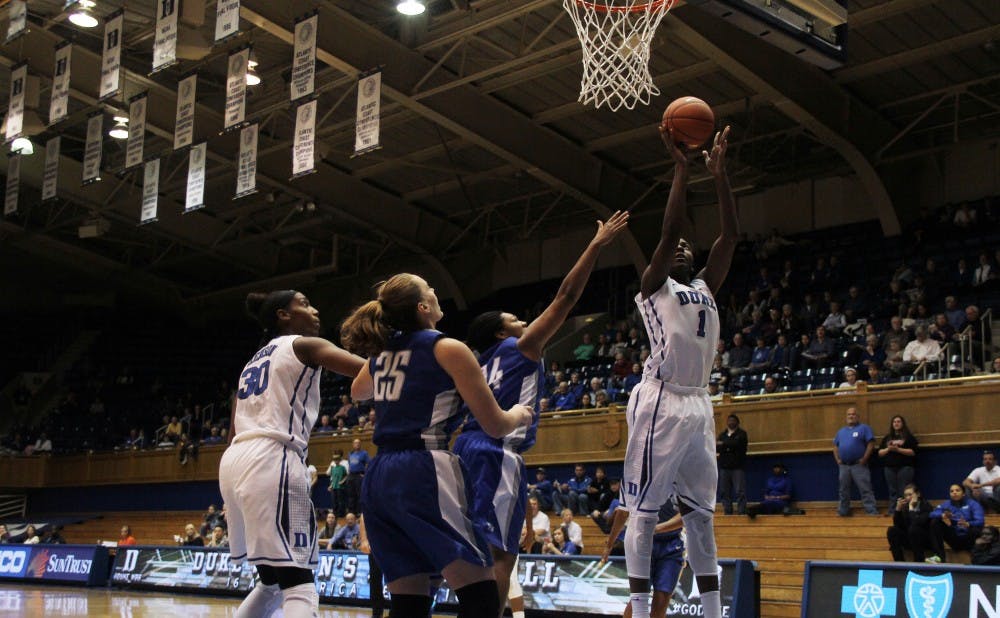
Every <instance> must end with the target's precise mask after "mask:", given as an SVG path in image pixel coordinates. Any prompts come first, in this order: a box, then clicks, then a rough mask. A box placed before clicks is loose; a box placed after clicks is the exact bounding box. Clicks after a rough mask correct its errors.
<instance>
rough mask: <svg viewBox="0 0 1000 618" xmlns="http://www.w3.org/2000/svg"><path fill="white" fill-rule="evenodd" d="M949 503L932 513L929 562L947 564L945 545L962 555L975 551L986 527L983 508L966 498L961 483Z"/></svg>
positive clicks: (953, 489) (951, 489)
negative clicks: (966, 551) (962, 553)
mask: <svg viewBox="0 0 1000 618" xmlns="http://www.w3.org/2000/svg"><path fill="white" fill-rule="evenodd" d="M948 495H949V498H950V499H949V500H948V501H947V502H945V503H943V504H941V505H939V506H938V507H937V508H936V509H934V510H933V511H931V514H930V520H931V555H930V556H928V557H927V560H926V562H935V563H940V562H943V561H944V555H945V553H944V544H945V543H947V544H948V545H949V546H950V547H951V548H952V549H954V550H958V551H962V550H969V549H972V546H973V544H975V542H976V537H977V536H979V532H980V530H982V529H983V524H985V523H986V520H985V517H984V515H983V507H981V506H979V503H978V502H976V501H975V500H973V499H971V498H969V497H968V496H966V495H965V489H964V488H963V487H962V486H961V485H959V484H958V483H955V484H953V485H952V486H951V487H950V488H949V489H948Z"/></svg>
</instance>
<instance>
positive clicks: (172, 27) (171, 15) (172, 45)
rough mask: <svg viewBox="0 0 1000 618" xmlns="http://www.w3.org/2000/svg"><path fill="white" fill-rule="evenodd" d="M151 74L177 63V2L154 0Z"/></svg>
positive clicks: (172, 0) (173, 0)
mask: <svg viewBox="0 0 1000 618" xmlns="http://www.w3.org/2000/svg"><path fill="white" fill-rule="evenodd" d="M154 6H155V7H156V38H155V39H154V40H153V72H154V73H155V72H157V71H159V70H160V69H165V68H167V67H168V66H170V65H172V64H173V63H175V62H177V0H156V3H155V4H154Z"/></svg>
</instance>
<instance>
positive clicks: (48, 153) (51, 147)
mask: <svg viewBox="0 0 1000 618" xmlns="http://www.w3.org/2000/svg"><path fill="white" fill-rule="evenodd" d="M59 142H60V138H59V136H58V135H57V136H55V137H53V138H50V139H49V141H47V142H45V170H44V172H42V201H43V202H44V201H46V200H51V199H54V198H55V197H56V191H57V189H58V187H59Z"/></svg>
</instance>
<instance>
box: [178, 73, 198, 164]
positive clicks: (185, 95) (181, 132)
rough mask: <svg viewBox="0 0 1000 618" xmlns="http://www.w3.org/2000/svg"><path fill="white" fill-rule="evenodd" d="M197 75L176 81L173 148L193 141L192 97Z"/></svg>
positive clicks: (188, 144)
mask: <svg viewBox="0 0 1000 618" xmlns="http://www.w3.org/2000/svg"><path fill="white" fill-rule="evenodd" d="M197 89H198V75H197V74H191V75H188V76H187V77H185V78H184V79H182V80H181V81H180V82H178V83H177V119H176V121H175V122H174V150H178V149H180V148H184V147H185V146H190V145H191V142H193V141H194V99H195V92H196V91H197Z"/></svg>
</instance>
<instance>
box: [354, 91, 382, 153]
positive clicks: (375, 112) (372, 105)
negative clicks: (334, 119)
mask: <svg viewBox="0 0 1000 618" xmlns="http://www.w3.org/2000/svg"><path fill="white" fill-rule="evenodd" d="M381 99H382V71H375V72H374V73H371V74H370V75H366V76H364V77H362V78H361V79H360V80H359V81H358V116H357V120H356V124H355V133H354V154H355V155H359V154H364V153H366V152H368V151H370V150H375V149H376V148H379V106H380V102H381Z"/></svg>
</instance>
